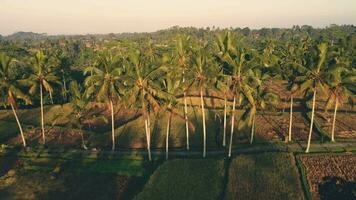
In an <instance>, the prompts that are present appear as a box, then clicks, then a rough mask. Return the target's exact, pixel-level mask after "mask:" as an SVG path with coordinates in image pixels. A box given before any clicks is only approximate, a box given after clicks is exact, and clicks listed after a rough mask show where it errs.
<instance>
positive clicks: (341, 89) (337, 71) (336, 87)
mask: <svg viewBox="0 0 356 200" xmlns="http://www.w3.org/2000/svg"><path fill="white" fill-rule="evenodd" d="M340 53H341V52H340ZM326 73H327V75H326V84H327V85H328V90H329V92H328V100H327V101H326V106H325V110H328V109H329V108H330V107H331V106H332V104H333V103H334V115H333V122H332V129H331V141H332V142H335V123H336V114H337V110H338V107H339V106H341V105H342V104H343V103H344V102H345V101H346V100H348V102H351V101H352V99H351V96H352V95H354V93H353V92H352V88H355V85H354V83H355V82H356V73H355V71H352V69H351V68H350V61H349V60H348V59H347V58H346V57H345V56H343V55H340V54H339V55H337V56H336V58H335V64H334V65H333V66H331V68H330V69H329V70H328V71H327V72H326Z"/></svg>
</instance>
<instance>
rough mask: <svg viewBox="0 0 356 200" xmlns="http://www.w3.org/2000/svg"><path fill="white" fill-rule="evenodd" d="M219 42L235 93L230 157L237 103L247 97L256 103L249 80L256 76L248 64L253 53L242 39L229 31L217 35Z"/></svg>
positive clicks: (232, 90) (222, 60)
mask: <svg viewBox="0 0 356 200" xmlns="http://www.w3.org/2000/svg"><path fill="white" fill-rule="evenodd" d="M217 42H218V45H219V47H220V49H221V50H223V51H221V50H220V52H219V53H218V55H217V56H218V59H219V60H220V62H221V63H222V66H223V68H224V70H225V71H226V72H227V75H228V76H229V80H228V86H229V88H230V91H231V93H232V95H233V104H232V114H231V133H230V144H229V154H228V155H229V157H231V150H232V141H233V137H234V127H235V125H234V122H235V112H236V111H235V109H236V103H238V105H241V103H242V101H243V100H244V99H247V101H248V102H250V104H251V105H255V102H254V99H253V95H252V90H251V87H250V86H249V85H248V82H247V80H248V78H249V77H251V76H254V72H253V71H252V67H251V66H249V65H248V62H249V61H250V60H251V55H250V54H249V53H248V52H247V50H246V49H245V48H244V44H243V41H242V39H241V40H238V41H237V39H236V38H235V37H234V36H233V33H231V32H227V33H225V35H224V36H222V35H220V36H217ZM236 98H238V102H236ZM251 111H253V110H251ZM249 116H252V115H249ZM249 119H250V120H249V121H250V122H252V118H249ZM250 124H251V123H250Z"/></svg>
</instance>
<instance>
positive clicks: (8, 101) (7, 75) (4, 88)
mask: <svg viewBox="0 0 356 200" xmlns="http://www.w3.org/2000/svg"><path fill="white" fill-rule="evenodd" d="M14 63H15V59H14V58H11V57H8V56H7V55H5V54H3V53H1V54H0V94H1V99H0V100H1V101H4V104H5V105H10V106H11V109H12V112H13V114H14V116H15V119H16V122H17V125H18V127H19V129H20V134H21V139H22V144H23V146H24V147H26V139H25V135H24V133H23V130H22V127H21V123H20V120H19V118H18V115H17V112H16V110H17V102H16V101H17V99H20V100H22V101H24V102H25V103H26V104H30V103H32V102H31V99H30V97H29V96H28V95H27V94H26V93H24V92H23V91H22V89H23V86H24V85H27V80H23V79H20V77H19V76H17V74H16V67H15V65H14Z"/></svg>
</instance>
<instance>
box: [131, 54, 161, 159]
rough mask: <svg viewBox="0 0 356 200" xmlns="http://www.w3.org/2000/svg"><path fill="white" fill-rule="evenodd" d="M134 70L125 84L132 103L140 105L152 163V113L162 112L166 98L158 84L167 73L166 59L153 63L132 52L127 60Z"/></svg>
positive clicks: (157, 59)
mask: <svg viewBox="0 0 356 200" xmlns="http://www.w3.org/2000/svg"><path fill="white" fill-rule="evenodd" d="M127 61H128V63H127V65H128V67H130V68H131V69H132V71H130V72H129V73H128V74H126V76H125V84H127V87H128V88H129V93H130V94H131V95H130V98H129V101H130V102H135V103H136V105H140V108H141V110H142V115H143V118H144V123H145V135H146V142H147V152H148V159H149V160H150V161H151V160H152V158H151V126H150V125H151V123H150V113H151V112H154V111H158V110H161V103H162V102H161V100H162V99H164V98H166V95H167V94H166V93H165V92H164V91H162V89H161V86H160V85H159V84H158V82H159V81H161V80H162V78H163V77H164V74H165V73H166V70H165V69H166V67H167V66H166V65H165V63H166V62H167V60H166V57H164V56H163V57H158V58H156V59H155V60H153V61H151V60H150V59H148V58H147V57H146V56H145V55H144V54H143V53H142V52H140V51H132V52H130V53H129V57H128V59H127Z"/></svg>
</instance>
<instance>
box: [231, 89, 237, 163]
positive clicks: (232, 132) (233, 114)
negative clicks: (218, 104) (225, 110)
mask: <svg viewBox="0 0 356 200" xmlns="http://www.w3.org/2000/svg"><path fill="white" fill-rule="evenodd" d="M235 104H236V97H235V96H234V102H233V103H232V116H231V134H230V144H229V157H231V149H232V139H233V137H234V122H235Z"/></svg>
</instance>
